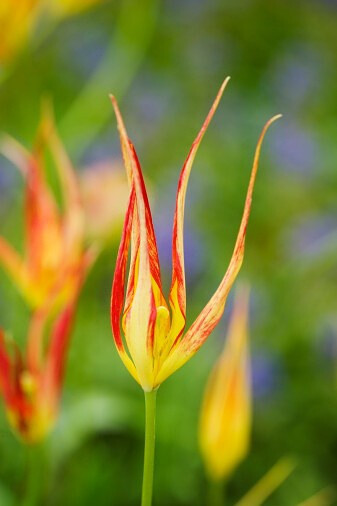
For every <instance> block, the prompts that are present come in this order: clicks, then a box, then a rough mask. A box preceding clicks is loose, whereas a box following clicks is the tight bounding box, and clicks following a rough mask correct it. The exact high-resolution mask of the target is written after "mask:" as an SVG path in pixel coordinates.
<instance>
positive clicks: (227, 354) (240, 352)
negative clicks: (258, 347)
mask: <svg viewBox="0 0 337 506" xmlns="http://www.w3.org/2000/svg"><path fill="white" fill-rule="evenodd" d="M250 431H251V379H250V361H249V352H248V290H247V289H245V290H244V289H243V288H242V289H241V290H240V291H239V292H238V293H237V295H236V297H235V302H234V309H233V313H232V317H231V321H230V325H229V330H228V335H227V339H226V342H225V346H224V349H223V352H222V354H221V356H220V358H219V359H218V361H217V363H216V364H215V367H214V369H213V371H212V374H211V376H210V378H209V381H208V384H207V388H206V391H205V396H204V400H203V405H202V409H201V418H200V430H199V443H200V449H201V454H202V456H203V460H204V464H205V467H206V471H207V474H208V477H209V479H210V480H211V481H212V482H222V481H224V480H225V479H227V478H228V477H229V476H230V474H231V473H232V472H233V470H234V469H235V468H236V466H237V465H238V464H239V463H240V462H241V460H243V459H244V457H245V456H246V455H247V453H248V448H249V440H250Z"/></svg>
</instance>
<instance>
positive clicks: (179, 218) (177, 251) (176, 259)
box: [167, 77, 230, 346]
mask: <svg viewBox="0 0 337 506" xmlns="http://www.w3.org/2000/svg"><path fill="white" fill-rule="evenodd" d="M229 79H230V78H229V77H227V78H226V79H225V80H224V82H223V83H222V85H221V88H220V90H219V92H218V94H217V96H216V98H215V100H214V102H213V104H212V107H211V109H210V111H209V113H208V114H207V117H206V119H205V121H204V123H203V125H202V127H201V129H200V131H199V133H198V135H197V137H196V138H195V140H194V142H193V144H192V147H191V149H190V152H189V154H188V156H187V159H186V161H185V163H184V165H183V168H182V171H181V174H180V178H179V182H178V190H177V197H176V208H175V213H174V224H173V233H172V282H171V290H170V306H171V309H172V325H171V333H170V336H169V339H168V340H167V341H168V345H169V346H171V345H172V342H173V340H178V339H179V338H180V336H181V334H182V332H183V330H184V327H185V320H186V286H185V265H184V209H185V197H186V190H187V184H188V180H189V176H190V173H191V169H192V165H193V162H194V158H195V155H196V153H197V151H198V148H199V146H200V143H201V141H202V138H203V136H204V134H205V132H206V130H207V128H208V126H209V124H210V122H211V120H212V118H213V116H214V114H215V111H216V109H217V107H218V105H219V102H220V100H221V97H222V95H223V92H224V91H225V88H226V85H227V83H228V81H229Z"/></svg>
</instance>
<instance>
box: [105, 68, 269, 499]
mask: <svg viewBox="0 0 337 506" xmlns="http://www.w3.org/2000/svg"><path fill="white" fill-rule="evenodd" d="M228 80H229V78H227V79H226V80H225V81H224V82H223V84H222V86H221V88H220V90H219V92H218V94H217V97H216V99H215V101H214V103H213V105H212V107H211V109H210V111H209V113H208V115H207V117H206V120H205V122H204V124H203V125H202V128H201V130H200V132H199V134H198V135H197V137H196V139H195V141H194V142H193V144H192V147H191V149H190V152H189V154H188V157H187V159H186V161H185V163H184V165H183V168H182V171H181V174H180V179H179V183H178V190H177V198H176V209H175V215H174V225H173V236H172V263H173V266H172V282H171V289H170V293H169V304H167V302H166V300H165V297H164V295H163V290H162V284H161V278H160V266H159V258H158V251H157V245H156V238H155V233H154V228H153V223H152V216H151V210H150V205H149V201H148V197H147V193H146V188H145V183H144V180H143V175H142V171H141V167H140V164H139V161H138V158H137V155H136V152H135V149H134V147H133V144H132V143H131V141H130V140H129V138H128V135H127V132H126V129H125V126H124V123H123V120H122V116H121V114H120V111H119V108H118V105H117V102H116V99H115V98H114V97H112V104H113V107H114V109H115V113H116V117H117V123H118V128H119V133H120V140H121V147H122V153H123V158H124V163H125V167H126V171H127V175H128V180H129V184H130V197H129V202H128V208H127V212H126V217H125V222H124V228H123V234H122V239H121V243H120V247H119V251H118V256H117V261H116V268H115V274H114V278H113V283H112V295H111V324H112V332H113V336H114V340H115V344H116V347H117V350H118V353H119V355H120V357H121V359H122V361H123V362H124V364H125V366H126V367H127V369H128V370H129V372H130V373H131V374H132V376H133V377H134V378H135V379H136V381H138V383H139V384H140V385H141V386H142V388H143V390H144V391H145V399H146V427H147V429H146V437H145V465H144V478H143V502H142V504H143V506H144V505H149V504H151V500H152V474H153V448H154V413H155V397H156V393H155V392H156V389H157V388H158V387H159V385H160V384H161V383H162V382H163V381H164V380H165V379H166V378H167V377H168V376H170V375H171V374H172V373H173V372H174V371H176V370H177V369H179V368H180V367H181V366H182V365H183V364H184V363H185V362H187V361H188V360H189V359H190V358H191V357H192V356H193V355H194V354H195V353H196V352H197V351H198V349H199V348H200V347H201V346H202V344H203V343H204V342H205V340H206V339H207V337H208V336H209V335H210V333H211V332H212V330H213V329H214V327H215V326H216V325H217V323H218V322H219V320H220V318H221V316H222V314H223V311H224V307H225V303H226V299H227V296H228V293H229V290H230V288H231V286H232V284H233V283H234V280H235V278H236V276H237V274H238V272H239V270H240V267H241V264H242V260H243V254H244V245H245V236H246V229H247V224H248V218H249V213H250V207H251V201H252V194H253V188H254V183H255V177H256V173H257V168H258V161H259V155H260V149H261V144H262V140H263V137H264V135H265V133H266V131H267V129H268V127H269V126H270V125H271V123H272V122H273V121H275V120H276V119H277V118H279V115H278V116H274V117H273V118H271V119H270V120H269V121H268V122H267V123H266V125H265V127H264V128H263V130H262V133H261V135H260V138H259V141H258V144H257V148H256V152H255V157H254V162H253V168H252V173H251V177H250V181H249V185H248V192H247V196H246V201H245V206H244V211H243V217H242V221H241V224H240V228H239V232H238V236H237V239H236V243H235V246H234V251H233V254H232V258H231V260H230V263H229V266H228V268H227V271H226V273H225V275H224V277H223V279H222V281H221V283H220V285H219V287H218V289H217V290H216V292H215V293H214V295H213V296H212V298H211V299H210V301H209V302H208V303H207V305H206V306H205V308H204V309H203V310H202V311H201V313H200V314H199V316H198V317H197V318H196V320H195V321H194V323H193V324H192V325H191V327H190V328H189V330H188V331H187V332H186V333H185V334H184V329H185V321H186V287H185V268H184V243H183V241H184V239H183V237H184V231H183V220H184V207H185V196H186V190H187V184H188V179H189V175H190V172H191V168H192V164H193V161H194V158H195V155H196V152H197V150H198V147H199V145H200V142H201V140H202V138H203V136H204V134H205V132H206V129H207V127H208V125H209V123H210V121H211V119H212V117H213V115H214V113H215V111H216V108H217V106H218V104H219V101H220V99H221V96H222V94H223V91H224V89H225V87H226V85H227V82H228ZM129 247H131V257H130V268H129V276H128V280H127V283H126V267H127V259H128V250H129ZM125 285H126V289H125ZM124 293H125V300H124ZM123 308H124V309H123ZM121 320H122V325H121ZM121 326H122V330H123V333H124V336H125V343H124V340H123V337H122V333H121ZM126 348H127V349H126Z"/></svg>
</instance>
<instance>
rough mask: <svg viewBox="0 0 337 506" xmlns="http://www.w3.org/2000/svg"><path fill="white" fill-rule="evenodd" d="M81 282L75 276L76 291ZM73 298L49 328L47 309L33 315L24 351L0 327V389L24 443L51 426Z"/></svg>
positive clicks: (7, 411) (74, 303)
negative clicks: (7, 337) (8, 338)
mask: <svg viewBox="0 0 337 506" xmlns="http://www.w3.org/2000/svg"><path fill="white" fill-rule="evenodd" d="M80 284H81V278H78V281H77V292H78V289H79V287H80ZM76 299H77V295H75V297H74V298H73V299H72V300H71V301H70V302H68V304H67V305H66V306H65V307H64V308H63V309H62V311H61V312H60V313H59V314H58V316H57V317H56V318H55V319H54V321H53V324H52V327H51V329H49V312H48V310H47V309H46V308H44V309H43V310H40V311H37V312H36V313H34V314H33V316H32V318H31V322H30V327H29V330H28V337H27V348H26V352H25V353H24V354H23V353H21V352H20V350H19V348H18V347H17V346H16V344H15V343H14V342H13V341H11V340H8V341H9V342H6V341H7V340H6V338H5V336H4V333H3V331H2V330H0V390H1V392H2V395H3V399H4V403H5V407H6V413H7V417H8V420H9V422H10V424H11V426H12V428H13V429H14V431H15V433H16V434H17V435H18V436H19V437H20V439H21V440H22V441H24V442H25V443H29V444H34V443H38V442H39V441H41V440H42V439H43V438H44V437H45V436H46V435H47V434H48V433H49V431H50V430H51V429H52V427H53V425H54V422H55V419H56V416H57V411H58V405H59V398H60V392H61V387H62V380H63V371H64V365H65V359H66V353H67V348H68V343H69V337H70V333H71V325H72V320H73V316H74V312H75V306H76ZM48 334H49V338H48ZM46 342H47V345H46V344H45V343H46Z"/></svg>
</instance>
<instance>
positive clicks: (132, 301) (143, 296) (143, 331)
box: [111, 97, 169, 389]
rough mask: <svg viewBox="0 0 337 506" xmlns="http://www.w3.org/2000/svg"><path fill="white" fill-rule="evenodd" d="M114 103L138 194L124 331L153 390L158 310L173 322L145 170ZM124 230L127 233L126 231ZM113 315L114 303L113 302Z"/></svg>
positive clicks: (135, 360) (146, 384) (133, 188)
mask: <svg viewBox="0 0 337 506" xmlns="http://www.w3.org/2000/svg"><path fill="white" fill-rule="evenodd" d="M111 100H112V104H113V107H114V109H115V113H116V117H117V123H118V128H119V132H120V138H121V146H122V153H123V158H124V163H125V166H126V170H127V174H128V179H129V183H130V185H131V192H133V191H134V193H135V197H134V198H135V203H134V205H133V206H132V209H130V207H129V209H128V214H129V215H130V216H127V220H126V223H127V224H128V228H129V234H128V237H125V242H124V244H123V250H124V249H125V248H126V251H127V250H128V247H129V241H130V234H131V242H132V246H131V269H130V275H129V279H128V287H127V295H126V304H125V311H124V317H123V327H124V330H125V337H126V341H127V345H128V349H129V352H130V355H131V358H132V361H133V363H134V365H135V367H136V370H137V373H138V378H139V381H140V383H141V384H142V386H143V388H144V389H152V385H153V354H154V353H155V350H154V336H155V328H156V319H157V308H161V311H160V312H161V314H160V318H161V319H162V316H163V315H162V312H163V311H164V312H165V311H166V319H169V312H168V309H167V305H166V302H165V299H164V296H163V294H162V286H161V279H160V266H159V258H158V250H157V245H156V239H155V234H154V228H153V222H152V216H151V210H150V205H149V201H148V197H147V193H146V188H145V184H144V180H143V175H142V171H141V167H140V164H139V161H138V158H137V155H136V152H135V149H134V147H133V145H132V143H131V142H130V140H129V138H128V135H127V132H126V129H125V126H124V123H123V120H122V117H121V114H120V111H119V108H118V105H117V102H116V100H115V98H114V97H111ZM130 202H131V200H130ZM129 220H130V221H131V223H130V222H129ZM130 227H131V228H130ZM124 230H126V229H125V228H124ZM122 241H123V239H122ZM113 312H114V301H112V313H113ZM115 339H116V337H115ZM117 339H118V338H117ZM119 350H121V347H120V348H119Z"/></svg>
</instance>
